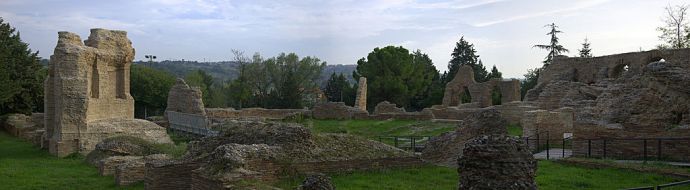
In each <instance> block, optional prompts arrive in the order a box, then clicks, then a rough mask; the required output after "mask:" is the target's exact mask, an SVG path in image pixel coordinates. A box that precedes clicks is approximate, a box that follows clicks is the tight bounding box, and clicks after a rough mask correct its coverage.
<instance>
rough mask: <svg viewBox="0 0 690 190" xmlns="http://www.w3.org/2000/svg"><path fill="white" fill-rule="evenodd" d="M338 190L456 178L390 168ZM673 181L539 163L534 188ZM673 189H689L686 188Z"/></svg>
mask: <svg viewBox="0 0 690 190" xmlns="http://www.w3.org/2000/svg"><path fill="white" fill-rule="evenodd" d="M331 178H332V179H333V183H334V184H335V186H336V187H337V188H338V189H353V190H356V189H402V190H407V189H409V190H415V189H457V183H458V175H457V172H456V170H455V169H452V168H446V167H439V166H425V167H420V168H411V169H391V170H379V171H369V172H354V173H342V174H332V175H331ZM302 179H303V178H292V179H286V180H283V181H280V182H278V183H277V184H276V186H278V187H280V188H284V189H294V188H295V187H297V185H299V184H300V183H301V180H302ZM680 180H681V179H674V178H671V177H665V176H660V175H655V174H646V173H639V172H632V171H629V170H621V169H589V168H581V167H576V166H569V165H563V164H559V163H554V162H550V161H540V162H539V169H538V170H537V185H538V186H539V189H543V190H549V189H554V190H561V189H624V188H633V187H641V186H651V185H658V184H665V183H670V182H675V181H680ZM674 189H690V186H686V187H683V188H674Z"/></svg>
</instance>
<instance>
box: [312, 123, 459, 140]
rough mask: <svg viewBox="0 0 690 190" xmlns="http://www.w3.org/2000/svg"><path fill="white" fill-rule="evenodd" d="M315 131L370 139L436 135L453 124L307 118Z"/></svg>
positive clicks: (452, 127)
mask: <svg viewBox="0 0 690 190" xmlns="http://www.w3.org/2000/svg"><path fill="white" fill-rule="evenodd" d="M304 124H305V126H308V127H309V128H311V129H312V131H314V132H317V133H346V134H351V135H357V136H361V137H365V138H369V139H372V140H376V139H378V138H377V137H378V136H438V135H440V134H441V133H443V132H447V131H452V130H455V127H456V125H455V124H449V123H433V122H431V121H413V120H381V121H379V120H307V121H305V122H304Z"/></svg>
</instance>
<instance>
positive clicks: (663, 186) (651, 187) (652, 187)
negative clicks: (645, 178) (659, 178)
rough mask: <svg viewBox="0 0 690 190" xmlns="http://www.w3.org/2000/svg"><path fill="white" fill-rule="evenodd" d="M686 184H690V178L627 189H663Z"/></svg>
mask: <svg viewBox="0 0 690 190" xmlns="http://www.w3.org/2000/svg"><path fill="white" fill-rule="evenodd" d="M684 185H690V180H687V181H680V182H673V183H667V184H662V185H657V186H656V187H654V186H647V187H636V188H630V189H626V190H661V189H666V188H671V187H678V186H684Z"/></svg>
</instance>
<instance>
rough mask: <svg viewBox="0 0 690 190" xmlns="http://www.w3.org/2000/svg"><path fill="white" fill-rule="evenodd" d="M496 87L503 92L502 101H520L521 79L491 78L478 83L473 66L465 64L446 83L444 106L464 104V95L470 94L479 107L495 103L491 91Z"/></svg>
mask: <svg viewBox="0 0 690 190" xmlns="http://www.w3.org/2000/svg"><path fill="white" fill-rule="evenodd" d="M495 88H498V90H499V91H500V92H501V102H502V103H509V102H513V101H520V81H518V80H516V79H512V80H509V81H503V80H501V79H491V80H489V81H487V82H483V83H477V82H476V81H475V80H474V71H473V70H472V67H470V66H467V65H464V66H462V67H460V69H458V72H457V73H456V74H455V78H453V80H452V81H450V82H448V84H446V91H445V92H444V94H443V104H442V105H443V106H445V107H455V106H459V105H460V104H462V96H466V95H467V94H468V92H469V96H470V98H471V100H472V103H476V104H479V107H481V108H483V107H488V106H491V105H493V103H492V102H491V91H492V90H494V89H495Z"/></svg>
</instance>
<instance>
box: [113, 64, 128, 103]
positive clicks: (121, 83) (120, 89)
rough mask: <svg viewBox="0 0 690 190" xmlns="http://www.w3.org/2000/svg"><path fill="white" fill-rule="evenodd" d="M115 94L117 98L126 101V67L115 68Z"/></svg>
mask: <svg viewBox="0 0 690 190" xmlns="http://www.w3.org/2000/svg"><path fill="white" fill-rule="evenodd" d="M115 94H116V97H117V98H120V99H125V98H127V97H126V95H125V68H124V66H122V65H120V66H116V67H115Z"/></svg>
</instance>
